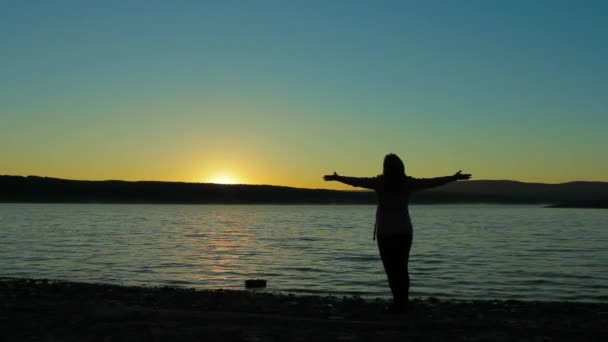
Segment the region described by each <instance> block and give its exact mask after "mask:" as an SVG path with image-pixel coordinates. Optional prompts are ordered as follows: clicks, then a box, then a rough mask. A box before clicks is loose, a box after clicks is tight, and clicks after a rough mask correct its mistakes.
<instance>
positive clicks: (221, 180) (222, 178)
mask: <svg viewBox="0 0 608 342" xmlns="http://www.w3.org/2000/svg"><path fill="white" fill-rule="evenodd" d="M205 182H206V183H214V184H238V183H239V180H238V179H237V178H235V177H234V176H232V175H228V174H219V175H215V176H213V177H210V178H209V179H207V180H206V181H205Z"/></svg>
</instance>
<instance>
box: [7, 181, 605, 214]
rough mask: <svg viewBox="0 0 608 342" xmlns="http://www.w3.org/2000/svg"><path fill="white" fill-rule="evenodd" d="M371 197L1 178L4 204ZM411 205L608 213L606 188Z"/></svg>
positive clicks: (457, 194) (482, 187) (585, 186)
mask: <svg viewBox="0 0 608 342" xmlns="http://www.w3.org/2000/svg"><path fill="white" fill-rule="evenodd" d="M375 201H376V196H375V194H374V193H373V192H370V191H338V190H325V189H301V188H292V187H284V186H271V185H221V184H206V183H180V182H150V181H141V182H127V181H115V180H110V181H81V180H66V179H58V178H48V177H36V176H27V177H22V176H0V202H27V203H36V202H38V203H176V204H178V203H191V204H211V203H225V204H256V203H258V204H261V203H276V204H305V203H310V204H327V203H340V204H372V203H375ZM412 203H425V204H433V203H535V204H548V205H553V206H556V207H568V206H572V207H598V208H601V207H608V183H607V182H570V183H563V184H542V183H522V182H516V181H493V180H492V181H490V180H478V181H461V182H455V183H450V184H448V185H445V186H443V187H439V188H434V189H430V190H427V191H422V192H419V193H416V194H414V195H413V196H412Z"/></svg>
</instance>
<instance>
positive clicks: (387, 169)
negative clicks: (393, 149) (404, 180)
mask: <svg viewBox="0 0 608 342" xmlns="http://www.w3.org/2000/svg"><path fill="white" fill-rule="evenodd" d="M382 174H383V175H384V176H385V177H389V178H392V177H403V176H404V175H405V166H403V162H402V161H401V158H399V157H398V156H397V155H396V154H394V153H389V154H387V155H386V156H385V157H384V167H383V171H382Z"/></svg>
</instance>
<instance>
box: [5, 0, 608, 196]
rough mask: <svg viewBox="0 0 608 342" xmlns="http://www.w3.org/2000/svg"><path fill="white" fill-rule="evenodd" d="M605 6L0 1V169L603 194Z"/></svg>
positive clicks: (607, 97) (78, 175)
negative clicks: (556, 185)
mask: <svg viewBox="0 0 608 342" xmlns="http://www.w3.org/2000/svg"><path fill="white" fill-rule="evenodd" d="M606 18H608V2H606V1H557V0H551V1H549V0H547V1H540V0H539V1H472V0H471V1H371V0H370V1H327V0H326V1H178V0H177V1H129V0H123V1H86V0H80V1H18V0H14V1H10V0H8V1H7V0H0V43H1V44H0V174H17V175H42V176H52V177H62V178H72V179H126V180H168V181H194V182H204V181H213V180H218V179H221V178H222V177H224V178H226V179H228V178H232V180H233V181H238V182H242V183H254V184H262V183H263V184H279V185H290V186H300V187H339V186H338V185H337V184H333V183H325V182H323V181H322V180H321V177H322V175H323V174H326V173H330V172H333V171H334V170H335V171H337V172H339V173H342V174H347V175H353V176H372V175H376V174H379V173H381V166H382V165H381V164H382V158H383V156H384V155H385V154H386V153H389V152H394V153H397V154H399V155H400V156H401V157H402V158H403V159H404V161H405V164H406V171H407V172H408V174H411V175H413V176H417V177H432V176H440V175H447V174H452V173H454V172H455V171H457V170H459V169H463V170H464V171H466V172H470V173H472V174H473V176H474V178H475V179H514V180H521V181H539V182H564V181H572V180H602V181H608V158H607V156H608V153H607V152H606V151H607V150H608V134H607V131H608V62H607V61H608V39H607V37H608V20H606Z"/></svg>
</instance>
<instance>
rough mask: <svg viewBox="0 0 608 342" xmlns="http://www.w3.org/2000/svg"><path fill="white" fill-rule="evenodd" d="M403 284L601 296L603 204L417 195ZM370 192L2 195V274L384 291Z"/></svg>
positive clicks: (606, 235)
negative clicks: (202, 198)
mask: <svg viewBox="0 0 608 342" xmlns="http://www.w3.org/2000/svg"><path fill="white" fill-rule="evenodd" d="M410 211H411V216H412V220H413V223H414V243H413V245H412V252H411V257H410V275H411V279H412V288H411V296H413V297H427V296H434V297H439V298H446V299H518V300H572V301H595V302H597V301H602V302H604V301H608V210H601V209H547V208H541V207H539V206H529V205H471V204H468V205H426V206H425V205H412V206H411V207H410ZM374 213H375V206H371V205H113V204H10V203H9V204H0V260H2V263H0V277H28V278H29V277H31V278H48V279H60V280H72V281H85V282H102V283H113V284H123V285H148V286H157V285H169V286H184V287H194V288H204V289H210V288H213V289H216V288H225V289H242V288H243V284H244V281H245V280H246V279H252V278H262V279H266V280H267V281H268V288H267V290H268V291H278V292H289V293H304V294H332V295H360V296H363V297H388V296H390V290H389V288H388V285H387V283H386V280H385V275H384V271H383V269H382V264H381V261H380V258H379V256H378V251H377V246H376V242H375V241H372V232H373V227H374Z"/></svg>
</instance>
